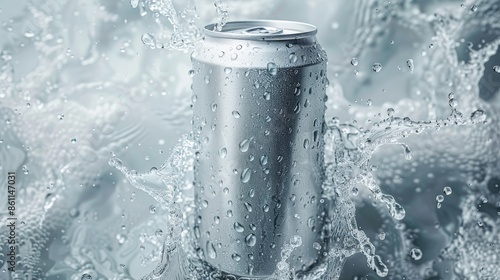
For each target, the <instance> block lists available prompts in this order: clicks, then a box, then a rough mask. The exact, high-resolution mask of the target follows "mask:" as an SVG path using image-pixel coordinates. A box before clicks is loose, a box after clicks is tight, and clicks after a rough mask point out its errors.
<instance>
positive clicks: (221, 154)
mask: <svg viewBox="0 0 500 280" xmlns="http://www.w3.org/2000/svg"><path fill="white" fill-rule="evenodd" d="M226 156H227V149H226V148H225V147H222V148H220V149H219V157H220V158H225V157H226Z"/></svg>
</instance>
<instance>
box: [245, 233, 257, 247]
mask: <svg viewBox="0 0 500 280" xmlns="http://www.w3.org/2000/svg"><path fill="white" fill-rule="evenodd" d="M245 243H246V244H247V246H249V247H253V246H255V244H256V243H257V237H255V234H253V233H250V234H249V235H247V236H246V237H245Z"/></svg>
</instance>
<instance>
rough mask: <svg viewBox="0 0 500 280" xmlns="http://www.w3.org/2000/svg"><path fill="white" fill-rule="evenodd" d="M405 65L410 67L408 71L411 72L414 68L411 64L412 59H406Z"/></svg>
mask: <svg viewBox="0 0 500 280" xmlns="http://www.w3.org/2000/svg"><path fill="white" fill-rule="evenodd" d="M406 66H408V69H410V72H411V73H413V69H414V68H415V67H414V65H413V59H411V58H410V59H408V60H407V61H406Z"/></svg>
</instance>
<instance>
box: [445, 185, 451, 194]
mask: <svg viewBox="0 0 500 280" xmlns="http://www.w3.org/2000/svg"><path fill="white" fill-rule="evenodd" d="M443 193H444V194H445V195H450V194H451V193H452V189H451V188H450V187H448V186H446V187H444V189H443Z"/></svg>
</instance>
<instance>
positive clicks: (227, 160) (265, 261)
mask: <svg viewBox="0 0 500 280" xmlns="http://www.w3.org/2000/svg"><path fill="white" fill-rule="evenodd" d="M212 30H213V25H209V26H207V27H205V33H206V38H205V40H204V42H203V44H201V46H199V47H198V49H197V50H196V51H194V52H193V54H192V56H191V57H192V63H193V71H194V75H193V104H194V105H193V131H194V132H195V137H196V139H197V141H199V142H200V143H201V146H200V147H201V148H200V150H199V151H198V153H197V159H196V163H195V188H196V203H197V215H198V219H197V223H196V225H195V227H196V228H195V233H197V234H196V236H197V239H198V241H199V245H200V247H201V248H202V249H203V251H204V256H205V260H206V261H207V262H208V263H209V264H211V265H212V266H214V267H216V268H218V269H220V270H222V271H224V272H225V273H231V274H234V275H237V276H253V277H256V278H258V277H265V276H270V275H271V274H272V273H273V272H274V271H275V270H276V265H277V263H278V262H279V261H280V260H281V250H282V247H283V245H285V244H289V243H290V238H291V237H292V236H300V237H301V238H302V245H301V246H299V247H298V248H296V249H295V250H294V251H293V253H292V255H291V257H290V258H289V259H288V260H287V262H288V263H289V264H290V265H291V266H293V267H296V268H299V269H303V270H306V269H308V268H309V267H311V266H312V265H314V264H315V262H317V261H318V259H319V258H320V255H321V254H322V253H323V251H321V250H317V249H315V248H318V246H317V245H318V244H315V243H319V244H322V243H323V242H322V237H321V233H322V226H323V217H324V215H325V214H326V213H325V208H326V206H325V202H324V201H323V200H322V199H321V198H322V188H321V185H322V179H323V173H322V172H323V145H324V144H323V130H324V112H325V100H326V95H325V88H326V85H327V83H328V80H327V77H326V64H327V57H326V54H325V52H324V51H323V49H322V48H321V46H320V45H319V44H318V43H317V42H316V38H315V36H314V35H315V34H316V28H315V27H314V26H312V25H308V24H303V23H297V22H288V21H268V20H262V21H245V22H229V23H227V24H226V25H225V26H224V28H223V30H222V31H221V32H217V31H212ZM313 244H314V245H313ZM323 247H325V246H323Z"/></svg>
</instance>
